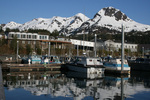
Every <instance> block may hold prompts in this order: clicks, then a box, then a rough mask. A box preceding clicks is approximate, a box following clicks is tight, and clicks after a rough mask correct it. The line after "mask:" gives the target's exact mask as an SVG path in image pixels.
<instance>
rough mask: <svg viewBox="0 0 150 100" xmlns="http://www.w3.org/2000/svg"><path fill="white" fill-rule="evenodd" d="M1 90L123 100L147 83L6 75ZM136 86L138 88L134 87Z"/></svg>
mask: <svg viewBox="0 0 150 100" xmlns="http://www.w3.org/2000/svg"><path fill="white" fill-rule="evenodd" d="M3 81H4V86H5V87H6V88H7V89H8V90H15V89H16V88H23V89H24V90H27V91H30V92H31V93H32V94H34V95H36V96H40V95H50V96H51V97H59V96H63V97H72V98H73V99H74V100H81V99H85V98H86V97H89V96H90V97H92V98H93V99H95V100H106V99H110V100H116V99H119V100H121V99H122V100H124V99H125V98H130V97H132V95H134V94H136V93H138V92H141V91H150V89H149V88H146V87H143V85H144V84H147V83H142V84H141V83H140V84H139V83H138V82H137V83H134V77H131V78H130V77H114V76H110V75H109V76H106V75H105V76H104V74H88V75H87V74H84V73H78V72H67V73H65V74H61V73H55V74H54V73H53V74H52V73H49V72H42V73H5V74H3ZM136 84H138V85H136Z"/></svg>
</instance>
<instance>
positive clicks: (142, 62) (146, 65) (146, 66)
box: [129, 58, 150, 71]
mask: <svg viewBox="0 0 150 100" xmlns="http://www.w3.org/2000/svg"><path fill="white" fill-rule="evenodd" d="M129 65H130V66H131V70H142V71H150V58H136V60H132V61H129Z"/></svg>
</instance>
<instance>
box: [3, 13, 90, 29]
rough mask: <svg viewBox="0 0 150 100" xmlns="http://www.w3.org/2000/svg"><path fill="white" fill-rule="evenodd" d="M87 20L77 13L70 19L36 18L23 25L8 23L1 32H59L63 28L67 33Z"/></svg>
mask: <svg viewBox="0 0 150 100" xmlns="http://www.w3.org/2000/svg"><path fill="white" fill-rule="evenodd" d="M87 20H89V18H88V17H86V16H85V15H84V14H82V13H78V14H76V15H75V16H72V17H68V18H65V17H58V16H54V17H52V18H49V19H46V18H36V19H33V20H32V21H29V22H26V23H24V24H22V25H21V24H17V23H15V22H10V23H8V24H6V25H5V26H4V27H3V30H6V28H10V29H14V28H18V29H19V30H20V31H24V30H28V29H45V30H48V31H50V32H53V31H54V30H57V31H60V30H62V29H64V28H65V30H68V32H71V31H74V30H75V29H76V28H78V27H80V26H81V24H82V23H84V22H85V21H87Z"/></svg>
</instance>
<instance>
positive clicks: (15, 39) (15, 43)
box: [10, 37, 17, 52]
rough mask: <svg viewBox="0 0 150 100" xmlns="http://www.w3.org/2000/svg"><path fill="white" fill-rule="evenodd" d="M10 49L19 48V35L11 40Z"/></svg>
mask: <svg viewBox="0 0 150 100" xmlns="http://www.w3.org/2000/svg"><path fill="white" fill-rule="evenodd" d="M10 49H11V50H13V51H14V52H15V51H16V50H17V37H14V38H13V39H12V41H11V42H10Z"/></svg>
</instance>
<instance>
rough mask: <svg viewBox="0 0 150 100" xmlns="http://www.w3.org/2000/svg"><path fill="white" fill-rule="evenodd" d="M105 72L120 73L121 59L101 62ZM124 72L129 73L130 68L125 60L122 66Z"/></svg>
mask: <svg viewBox="0 0 150 100" xmlns="http://www.w3.org/2000/svg"><path fill="white" fill-rule="evenodd" d="M103 64H104V67H105V70H106V71H121V59H120V58H111V59H109V60H108V61H105V62H103ZM123 70H124V71H130V66H129V65H128V62H127V60H126V59H124V64H123Z"/></svg>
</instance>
